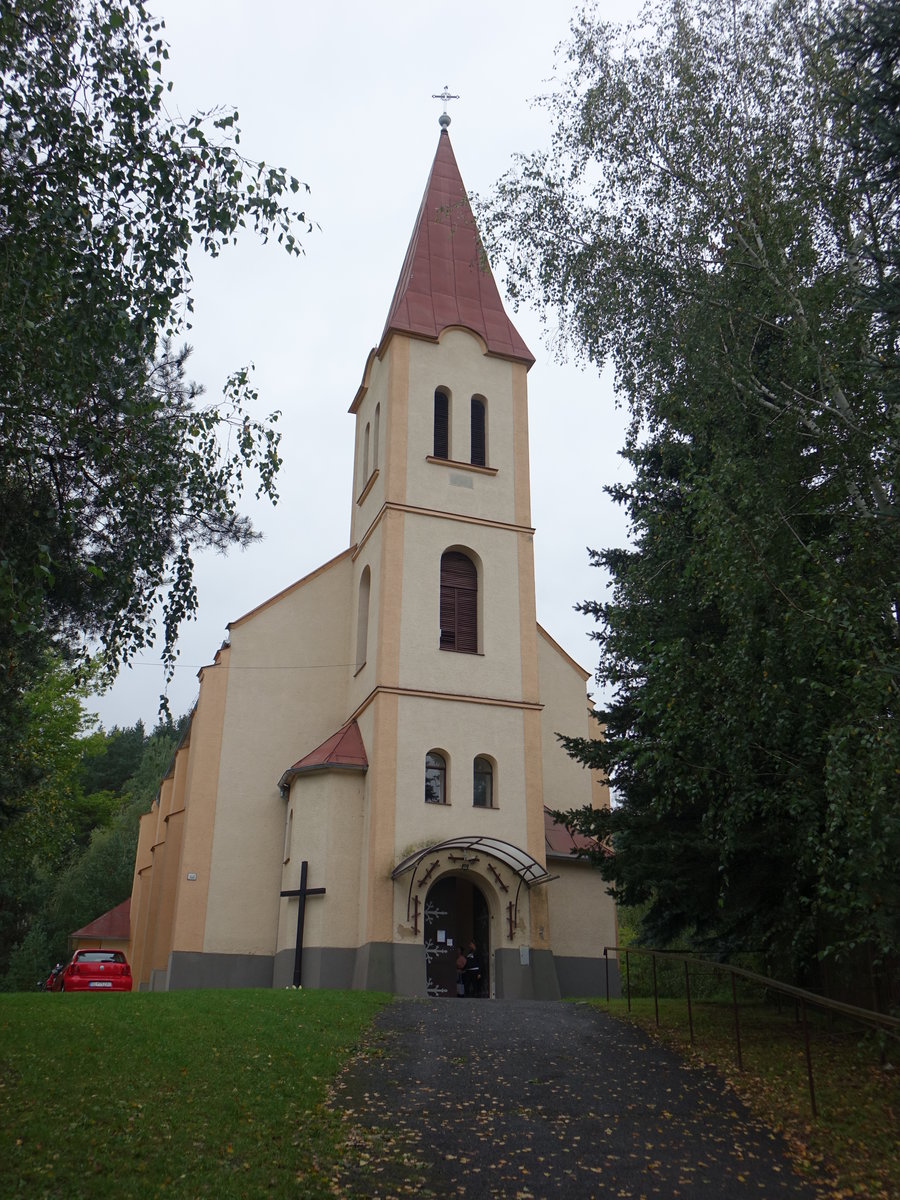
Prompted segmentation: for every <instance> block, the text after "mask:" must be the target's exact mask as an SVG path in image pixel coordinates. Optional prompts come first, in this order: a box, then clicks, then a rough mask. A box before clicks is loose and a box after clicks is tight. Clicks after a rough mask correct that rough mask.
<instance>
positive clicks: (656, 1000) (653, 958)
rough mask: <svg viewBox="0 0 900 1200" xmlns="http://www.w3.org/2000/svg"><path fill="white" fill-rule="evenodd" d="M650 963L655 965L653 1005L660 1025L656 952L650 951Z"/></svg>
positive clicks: (657, 1022)
mask: <svg viewBox="0 0 900 1200" xmlns="http://www.w3.org/2000/svg"><path fill="white" fill-rule="evenodd" d="M650 961H651V962H652V963H653V1005H654V1007H655V1009H656V1024H657V1025H659V993H658V991H657V988H656V951H655V950H651V951H650Z"/></svg>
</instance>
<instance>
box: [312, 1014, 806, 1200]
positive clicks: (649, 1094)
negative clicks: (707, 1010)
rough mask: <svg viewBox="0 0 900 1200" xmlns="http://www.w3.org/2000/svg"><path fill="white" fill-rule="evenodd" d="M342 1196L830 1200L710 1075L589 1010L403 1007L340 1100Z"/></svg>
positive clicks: (383, 1017) (382, 1025) (384, 1022)
mask: <svg viewBox="0 0 900 1200" xmlns="http://www.w3.org/2000/svg"><path fill="white" fill-rule="evenodd" d="M334 1103H335V1106H336V1107H337V1108H338V1109H339V1110H340V1111H342V1113H343V1116H344V1119H345V1121H346V1122H347V1124H348V1126H349V1128H350V1130H351V1131H353V1133H352V1144H353V1156H352V1161H350V1162H348V1163H346V1164H345V1168H344V1171H343V1174H342V1176H341V1177H340V1178H339V1179H338V1180H337V1181H336V1186H337V1191H338V1194H339V1195H341V1196H366V1197H380V1198H388V1197H400V1196H409V1195H413V1194H415V1195H418V1196H419V1197H422V1198H423V1200H424V1198H426V1197H434V1196H465V1197H467V1198H470V1200H480V1198H481V1197H484V1198H485V1200H487V1198H491V1200H499V1198H502V1200H507V1198H510V1200H526V1198H535V1200H541V1198H543V1197H548V1198H549V1197H557V1196H558V1197H565V1198H566V1200H580V1198H582V1197H604V1198H605V1197H615V1198H616V1200H640V1198H646V1200H671V1198H674V1197H680V1198H684V1200H746V1198H749V1197H753V1198H754V1200H770V1198H771V1200H783V1198H785V1197H791V1198H793V1200H823V1197H825V1196H827V1195H828V1192H827V1191H824V1190H823V1191H820V1190H819V1189H818V1188H816V1187H815V1186H813V1185H811V1184H809V1183H807V1182H805V1181H803V1180H801V1179H800V1178H799V1177H798V1176H796V1175H795V1174H794V1173H793V1172H792V1170H791V1166H790V1164H789V1162H788V1160H787V1158H786V1157H785V1154H784V1147H783V1145H782V1143H781V1141H780V1139H779V1138H778V1136H777V1135H776V1134H774V1133H772V1132H771V1131H770V1130H768V1129H766V1128H765V1127H764V1126H762V1125H760V1124H759V1123H758V1122H756V1121H755V1120H754V1118H753V1117H752V1116H751V1115H750V1114H749V1112H748V1111H747V1109H746V1108H745V1107H744V1106H743V1105H742V1104H741V1103H740V1101H739V1100H738V1099H737V1098H736V1097H735V1096H734V1094H733V1093H732V1092H731V1091H730V1090H729V1089H728V1088H727V1086H726V1085H725V1084H724V1083H723V1082H722V1081H721V1080H720V1079H718V1078H717V1077H716V1076H715V1075H714V1074H712V1073H711V1072H707V1071H701V1070H697V1069H695V1068H693V1067H689V1066H686V1065H685V1064H684V1062H683V1061H682V1060H681V1059H679V1058H678V1057H677V1055H675V1054H674V1053H672V1052H671V1051H669V1050H667V1049H666V1048H665V1047H663V1046H660V1045H658V1044H657V1043H655V1042H654V1041H653V1040H652V1039H650V1038H648V1037H647V1036H646V1035H645V1034H644V1033H642V1032H641V1031H640V1030H639V1029H637V1028H635V1027H634V1026H632V1025H630V1024H628V1023H627V1022H625V1021H617V1020H614V1019H613V1018H611V1017H609V1016H607V1015H606V1013H604V1012H603V1011H602V1010H599V1009H596V1008H593V1007H590V1006H588V1005H578V1004H565V1003H558V1002H552V1001H549V1002H543V1001H529V1000H522V1001H484V1000H451V999H446V1000H409V999H402V1000H397V1001H396V1002H395V1003H394V1004H392V1005H390V1006H389V1007H388V1008H386V1009H385V1010H384V1011H383V1012H382V1013H381V1014H380V1016H379V1018H378V1021H377V1022H376V1026H375V1030H374V1032H373V1035H372V1037H371V1039H370V1041H369V1043H368V1046H367V1049H366V1052H365V1053H363V1054H361V1055H360V1056H359V1057H358V1058H357V1059H356V1060H355V1061H354V1062H353V1063H352V1064H351V1066H350V1067H349V1068H348V1069H347V1070H346V1071H345V1073H344V1074H343V1075H342V1077H341V1078H340V1080H339V1082H338V1084H337V1087H336V1090H335V1098H334Z"/></svg>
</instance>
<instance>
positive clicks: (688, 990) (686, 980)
mask: <svg viewBox="0 0 900 1200" xmlns="http://www.w3.org/2000/svg"><path fill="white" fill-rule="evenodd" d="M684 993H685V995H686V996H687V1010H688V1026H689V1027H690V1031H691V1045H692V1046H693V1044H694V1014H693V1011H692V1009H691V977H690V974H689V972H688V960H687V959H685V960H684Z"/></svg>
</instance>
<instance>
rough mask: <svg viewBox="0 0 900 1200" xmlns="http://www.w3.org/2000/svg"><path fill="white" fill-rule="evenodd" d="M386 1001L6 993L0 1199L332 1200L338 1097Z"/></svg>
mask: <svg viewBox="0 0 900 1200" xmlns="http://www.w3.org/2000/svg"><path fill="white" fill-rule="evenodd" d="M388 1001H389V997H387V996H384V995H379V994H376V993H372V992H325V991H288V990H284V991H231V992H225V991H198V992H175V993H168V994H160V993H135V994H132V995H104V996H96V995H90V994H87V995H71V996H66V995H44V994H35V995H4V996H0V1164H2V1165H0V1196H2V1197H3V1198H4V1200H5V1198H6V1197H11V1196H27V1197H29V1200H33V1198H37V1197H42V1196H53V1197H63V1196H64V1197H66V1198H67V1200H68V1198H73V1200H74V1198H76V1197H82V1196H83V1197H92V1198H102V1197H106V1196H109V1197H129V1196H136V1197H146V1196H151V1195H153V1196H155V1195H164V1194H166V1193H171V1194H174V1195H177V1196H181V1197H194V1196H211V1197H216V1198H218V1197H232V1196H233V1197H254V1196H263V1195H265V1196H290V1197H292V1200H296V1198H298V1197H302V1198H303V1200H306V1198H307V1197H310V1198H315V1197H320V1196H322V1197H324V1196H330V1195H333V1192H332V1191H331V1180H332V1177H333V1174H334V1167H335V1164H336V1162H337V1161H338V1158H339V1156H340V1153H341V1124H340V1118H339V1117H338V1116H336V1115H335V1114H334V1113H332V1112H331V1111H329V1109H328V1108H327V1107H326V1100H327V1094H328V1088H329V1085H330V1083H331V1082H332V1080H333V1079H334V1077H335V1075H336V1073H337V1072H338V1070H339V1069H340V1068H341V1066H342V1065H343V1064H344V1062H345V1061H346V1060H347V1058H348V1057H349V1056H350V1054H351V1053H352V1052H353V1051H354V1049H355V1048H356V1047H357V1046H358V1044H359V1039H360V1037H361V1035H362V1033H363V1032H364V1031H365V1029H366V1028H367V1027H368V1025H369V1023H370V1021H371V1020H372V1018H373V1016H374V1015H375V1013H376V1012H377V1011H378V1009H379V1008H381V1007H382V1006H383V1005H384V1004H385V1003H387V1002H388Z"/></svg>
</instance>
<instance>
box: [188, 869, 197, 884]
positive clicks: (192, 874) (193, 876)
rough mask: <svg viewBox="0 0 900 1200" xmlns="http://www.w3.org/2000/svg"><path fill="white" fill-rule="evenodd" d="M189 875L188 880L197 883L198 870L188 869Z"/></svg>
mask: <svg viewBox="0 0 900 1200" xmlns="http://www.w3.org/2000/svg"><path fill="white" fill-rule="evenodd" d="M187 877H188V882H189V883H196V881H197V872H196V871H188V873H187Z"/></svg>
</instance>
